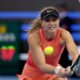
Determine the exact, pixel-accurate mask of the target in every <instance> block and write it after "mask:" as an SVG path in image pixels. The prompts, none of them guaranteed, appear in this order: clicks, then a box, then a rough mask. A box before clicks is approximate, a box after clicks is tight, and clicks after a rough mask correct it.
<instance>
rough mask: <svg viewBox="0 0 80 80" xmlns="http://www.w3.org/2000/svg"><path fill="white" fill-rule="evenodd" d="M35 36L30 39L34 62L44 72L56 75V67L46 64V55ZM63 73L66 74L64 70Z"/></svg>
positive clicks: (30, 36)
mask: <svg viewBox="0 0 80 80" xmlns="http://www.w3.org/2000/svg"><path fill="white" fill-rule="evenodd" d="M35 35H36V34H35ZM35 35H29V38H28V43H29V49H30V50H31V52H32V58H33V61H34V63H35V64H36V66H37V67H38V68H39V69H40V70H41V71H42V72H45V73H53V74H54V73H55V67H54V66H52V65H50V64H47V63H46V61H45V56H44V53H43V51H42V48H41V46H40V44H39V41H38V40H37V37H35ZM62 73H63V74H64V69H63V72H62Z"/></svg>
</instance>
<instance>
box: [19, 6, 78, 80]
mask: <svg viewBox="0 0 80 80" xmlns="http://www.w3.org/2000/svg"><path fill="white" fill-rule="evenodd" d="M59 24H60V18H59V13H58V11H57V10H56V9H55V8H53V7H46V8H44V9H42V10H41V14H40V17H39V18H37V19H36V20H35V21H34V22H33V24H32V28H31V29H30V30H29V36H28V43H29V51H28V59H27V62H26V63H25V66H24V68H23V71H22V75H19V76H18V77H19V80H68V79H67V78H66V77H67V76H69V75H71V74H72V73H73V72H71V71H70V67H67V68H63V67H62V66H61V65H60V64H59V60H60V57H61V54H62V52H63V50H64V47H65V46H66V48H67V50H68V52H69V53H70V55H71V57H72V63H73V62H74V61H75V60H76V59H77V57H78V55H79V52H78V50H77V47H76V45H75V43H74V41H73V39H72V36H71V34H70V33H69V32H68V31H66V30H64V29H62V28H60V27H59ZM48 47H51V49H52V52H51V53H48V54H47V51H45V50H46V49H47V48H48Z"/></svg>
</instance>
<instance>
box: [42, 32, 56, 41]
mask: <svg viewBox="0 0 80 80" xmlns="http://www.w3.org/2000/svg"><path fill="white" fill-rule="evenodd" d="M43 32H44V36H45V37H46V39H48V40H52V39H54V38H55V37H56V33H57V31H56V32H51V33H50V32H47V31H43Z"/></svg>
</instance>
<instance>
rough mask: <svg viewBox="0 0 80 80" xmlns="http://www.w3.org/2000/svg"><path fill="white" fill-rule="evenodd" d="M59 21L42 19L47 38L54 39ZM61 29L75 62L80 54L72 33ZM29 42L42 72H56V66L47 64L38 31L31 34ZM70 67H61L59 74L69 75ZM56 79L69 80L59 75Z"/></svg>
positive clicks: (33, 56)
mask: <svg viewBox="0 0 80 80" xmlns="http://www.w3.org/2000/svg"><path fill="white" fill-rule="evenodd" d="M59 23H60V20H59V19H56V20H53V19H50V20H49V21H45V20H42V22H41V25H42V28H43V32H44V34H45V37H46V39H54V38H55V37H56V34H57V29H58V28H59ZM60 29H61V40H62V42H63V43H64V44H65V45H66V47H67V50H68V52H69V54H70V55H71V57H72V62H74V61H75V60H76V58H77V57H78V55H79V52H78V50H77V47H76V45H75V43H74V41H73V39H72V36H71V34H70V33H69V32H68V31H66V30H64V29H62V28H60ZM28 43H29V48H30V50H31V51H32V58H33V60H34V62H35V64H36V66H37V67H38V68H39V69H40V70H41V71H42V72H45V73H50V74H54V69H55V67H54V66H52V65H50V64H47V63H46V61H45V55H44V54H43V51H42V49H41V46H40V41H39V36H38V31H35V32H34V33H32V34H30V35H29V37H28ZM36 47H37V49H36ZM69 69H70V67H67V68H66V69H65V68H61V69H60V70H59V74H65V75H66V76H67V75H68V73H69ZM54 80H67V78H65V77H58V78H56V79H54Z"/></svg>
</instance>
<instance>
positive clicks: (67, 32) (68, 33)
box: [60, 28, 71, 39]
mask: <svg viewBox="0 0 80 80" xmlns="http://www.w3.org/2000/svg"><path fill="white" fill-rule="evenodd" d="M60 30H61V37H62V38H63V39H67V38H68V37H70V36H71V33H70V32H69V31H68V30H66V29H63V28H60Z"/></svg>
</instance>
